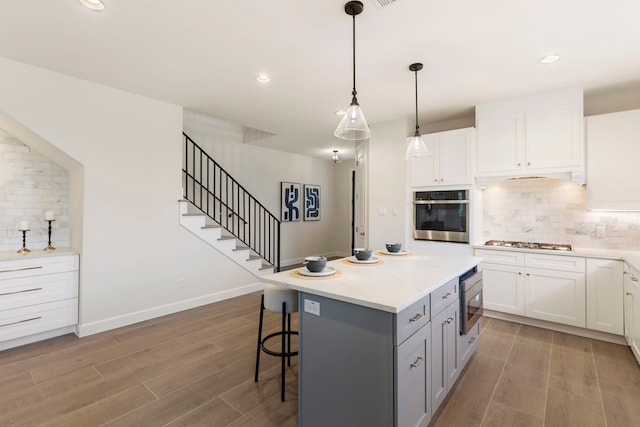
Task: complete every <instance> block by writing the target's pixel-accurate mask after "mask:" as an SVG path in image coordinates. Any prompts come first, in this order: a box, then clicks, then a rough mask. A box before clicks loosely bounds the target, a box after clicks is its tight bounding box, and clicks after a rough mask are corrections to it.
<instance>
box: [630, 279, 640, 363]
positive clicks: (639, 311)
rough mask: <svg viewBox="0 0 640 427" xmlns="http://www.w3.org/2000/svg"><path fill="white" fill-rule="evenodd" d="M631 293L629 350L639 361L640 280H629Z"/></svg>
mask: <svg viewBox="0 0 640 427" xmlns="http://www.w3.org/2000/svg"><path fill="white" fill-rule="evenodd" d="M631 295H632V299H633V310H632V313H633V327H632V329H631V332H632V334H633V335H632V336H631V350H632V351H633V354H635V356H636V359H637V360H638V363H640V282H638V280H637V279H636V280H635V281H631Z"/></svg>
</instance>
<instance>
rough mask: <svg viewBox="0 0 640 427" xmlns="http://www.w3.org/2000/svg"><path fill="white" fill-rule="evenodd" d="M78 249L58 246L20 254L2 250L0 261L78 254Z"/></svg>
mask: <svg viewBox="0 0 640 427" xmlns="http://www.w3.org/2000/svg"><path fill="white" fill-rule="evenodd" d="M76 254H78V251H76V250H73V249H71V248H56V250H55V251H51V252H47V251H44V250H42V249H40V250H31V252H27V253H24V254H19V253H18V252H17V251H7V252H0V261H15V260H18V259H30V258H43V257H54V256H61V255H76Z"/></svg>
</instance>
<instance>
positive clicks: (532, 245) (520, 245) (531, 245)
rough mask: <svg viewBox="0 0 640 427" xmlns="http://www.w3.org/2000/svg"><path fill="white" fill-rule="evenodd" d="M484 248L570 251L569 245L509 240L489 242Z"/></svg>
mask: <svg viewBox="0 0 640 427" xmlns="http://www.w3.org/2000/svg"><path fill="white" fill-rule="evenodd" d="M484 245H485V246H501V247H504V248H516V249H543V250H550V251H571V250H573V249H572V248H571V245H565V244H558V243H537V242H514V241H510V240H489V241H488V242H486V243H485V244H484Z"/></svg>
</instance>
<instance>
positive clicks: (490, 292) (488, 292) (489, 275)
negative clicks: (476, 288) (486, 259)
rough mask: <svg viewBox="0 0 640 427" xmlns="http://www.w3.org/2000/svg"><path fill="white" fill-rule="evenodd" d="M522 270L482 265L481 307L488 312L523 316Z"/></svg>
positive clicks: (489, 264)
mask: <svg viewBox="0 0 640 427" xmlns="http://www.w3.org/2000/svg"><path fill="white" fill-rule="evenodd" d="M522 272H523V268H522V267H521V266H514V265H501V264H493V263H483V264H482V274H483V276H482V277H483V288H482V297H483V306H484V308H486V309H489V310H495V311H500V312H503V313H510V314H516V315H518V316H524V275H523V274H522Z"/></svg>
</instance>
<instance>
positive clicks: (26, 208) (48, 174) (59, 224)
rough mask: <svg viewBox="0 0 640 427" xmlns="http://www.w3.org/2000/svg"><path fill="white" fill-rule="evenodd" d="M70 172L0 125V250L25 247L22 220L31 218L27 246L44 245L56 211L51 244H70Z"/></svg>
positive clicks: (38, 246)
mask: <svg viewBox="0 0 640 427" xmlns="http://www.w3.org/2000/svg"><path fill="white" fill-rule="evenodd" d="M68 201H69V174H68V172H67V171H66V170H65V169H63V168H62V167H60V166H58V165H57V164H56V163H54V162H52V161H51V160H49V159H47V158H46V157H44V156H43V155H41V154H40V153H38V152H36V151H34V150H32V149H31V148H30V147H28V146H27V145H25V144H23V143H22V142H20V141H19V140H17V139H16V138H14V137H13V136H12V135H10V134H9V133H7V132H5V131H3V130H2V129H0V251H17V250H18V249H20V248H21V247H22V232H19V231H18V223H19V222H20V221H29V228H30V231H29V232H28V233H27V248H29V249H31V250H36V249H44V248H45V247H46V246H47V241H48V223H47V222H46V221H44V213H45V212H46V211H53V212H54V214H55V216H56V220H55V221H54V222H53V223H52V245H53V246H54V247H60V248H62V247H69V245H70V230H69V202H68Z"/></svg>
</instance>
